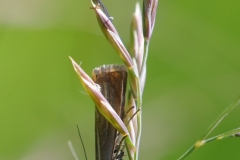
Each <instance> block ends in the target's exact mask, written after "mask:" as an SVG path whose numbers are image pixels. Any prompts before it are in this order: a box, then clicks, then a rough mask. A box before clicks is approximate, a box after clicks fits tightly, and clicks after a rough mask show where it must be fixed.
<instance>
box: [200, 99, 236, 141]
mask: <svg viewBox="0 0 240 160" xmlns="http://www.w3.org/2000/svg"><path fill="white" fill-rule="evenodd" d="M239 104H240V98H239V99H238V100H237V102H235V103H234V104H232V105H231V106H230V107H228V108H226V109H225V110H224V111H223V112H222V114H220V116H219V117H218V118H217V119H216V120H215V121H214V122H213V123H212V125H211V126H210V127H209V128H208V130H207V132H206V133H205V134H204V135H203V136H202V138H201V139H200V140H204V139H206V138H207V137H208V136H209V134H211V133H212V131H213V130H214V129H215V128H216V127H217V126H218V125H219V123H220V122H221V121H222V120H223V119H224V118H225V117H226V116H227V115H228V114H229V113H230V112H231V111H232V110H233V109H234V108H236V107H237V106H238V105H239Z"/></svg>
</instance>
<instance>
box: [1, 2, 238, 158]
mask: <svg viewBox="0 0 240 160" xmlns="http://www.w3.org/2000/svg"><path fill="white" fill-rule="evenodd" d="M104 2H105V5H106V6H107V8H108V10H109V12H110V14H111V16H113V17H114V24H115V26H116V28H117V29H118V31H119V33H120V35H121V36H122V39H123V41H124V42H125V44H126V45H129V25H130V20H131V16H132V13H133V11H134V8H135V2H136V1H128V0H121V1H117V0H104ZM239 5H240V1H239V0H230V1H224V0H220V1H207V0H202V1H196V0H191V1H190V0H185V1H171V0H170V1H169V0H161V1H159V6H158V12H157V19H156V24H155V30H154V33H153V37H152V41H151V44H150V51H149V58H148V73H147V82H146V88H145V92H144V99H143V132H142V140H141V151H140V158H139V159H140V160H146V159H149V160H174V159H177V158H178V157H180V155H181V154H183V153H184V152H185V151H186V150H187V149H188V148H189V147H190V146H191V145H192V144H193V143H194V142H195V141H196V140H197V139H198V138H199V136H201V135H202V134H203V133H204V132H205V131H206V129H207V128H208V126H209V125H210V124H211V123H212V122H213V120H214V119H215V118H216V117H217V116H218V115H219V114H220V113H221V112H222V111H223V110H224V109H225V108H226V107H227V106H229V105H230V104H231V103H233V102H234V101H235V100H236V99H237V98H238V97H239V95H240V83H239V82H240V55H239V54H240V53H239V51H240V32H239V28H240V21H239V16H240V10H239ZM90 6H91V3H90V1H88V0H85V1H83V0H72V1H66V0H65V1H57V0H52V1H47V0H35V1H28V0H22V1H17V0H12V1H8V0H1V1H0V75H1V76H0V159H1V160H43V159H44V160H71V159H72V160H73V157H72V155H71V153H70V150H69V148H68V145H67V141H68V140H71V141H72V142H73V145H74V148H75V150H76V152H77V154H78V156H79V158H80V159H84V153H83V150H82V146H81V143H80V140H79V137H78V133H77V129H76V124H78V125H79V128H80V130H81V135H82V137H83V140H84V143H85V147H86V149H87V155H88V158H89V159H90V160H91V159H94V157H95V156H94V155H95V153H94V104H93V102H92V101H91V100H90V98H89V97H88V96H87V95H86V94H84V93H83V92H84V89H83V87H82V86H81V84H80V83H79V80H78V78H77V75H76V74H75V73H74V70H73V68H72V66H71V63H70V60H69V58H68V56H72V57H73V58H74V59H75V60H76V62H78V63H80V62H82V65H81V66H82V67H83V69H84V70H85V71H86V72H87V73H88V74H91V71H92V69H93V68H94V67H97V66H99V65H102V64H109V63H122V62H121V60H120V59H119V57H118V55H117V54H116V53H115V50H114V49H113V48H112V47H111V46H110V45H109V44H108V42H107V41H106V39H105V37H104V36H103V34H102V33H101V31H100V29H99V27H98V24H97V22H96V19H95V14H94V11H93V10H91V9H89V8H90ZM239 115H240V109H239V108H237V109H235V110H234V111H233V112H232V113H231V114H230V115H229V116H228V117H227V118H226V119H225V120H224V121H223V122H222V123H221V124H220V126H219V127H218V128H217V129H216V130H215V131H214V133H213V134H212V135H215V134H218V133H222V132H225V131H228V130H230V129H233V128H236V127H239V122H240V121H239V120H240V119H239ZM239 144H240V139H237V138H232V139H226V140H222V141H218V142H214V143H212V144H211V143H210V144H208V145H206V146H205V147H203V148H200V149H199V150H198V151H197V152H195V153H194V154H192V155H191V156H190V157H189V158H188V159H192V160H203V159H204V160H213V159H217V160H226V159H231V160H235V159H239V157H240V152H239Z"/></svg>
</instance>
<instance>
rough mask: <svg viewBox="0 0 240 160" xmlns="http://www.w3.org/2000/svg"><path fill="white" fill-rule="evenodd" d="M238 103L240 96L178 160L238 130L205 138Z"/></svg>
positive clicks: (230, 135)
mask: <svg viewBox="0 0 240 160" xmlns="http://www.w3.org/2000/svg"><path fill="white" fill-rule="evenodd" d="M239 104H240V98H239V99H238V100H237V101H236V102H235V103H234V104H232V105H231V106H230V107H228V108H226V109H225V110H224V111H223V112H222V114H221V115H220V116H219V117H218V118H217V119H216V120H215V121H214V122H213V123H212V125H211V126H210V127H209V128H208V130H207V132H206V133H205V134H204V135H203V136H202V137H201V138H200V139H199V140H198V141H197V142H196V143H195V144H194V145H193V146H192V147H190V148H189V149H188V150H187V151H186V152H185V153H184V154H183V155H182V156H181V157H180V158H178V160H182V159H185V158H186V157H187V156H188V155H190V154H191V153H192V152H193V151H195V150H197V149H198V148H199V147H201V146H203V145H204V144H206V143H209V142H212V141H214V140H220V139H223V138H227V137H233V135H234V134H237V133H239V132H240V128H237V129H234V130H231V131H228V132H225V133H223V134H220V135H218V136H215V137H212V138H209V139H206V138H207V137H208V136H209V134H211V133H212V131H213V130H214V129H215V128H216V127H217V126H218V125H219V123H220V122H221V121H222V120H223V119H224V118H225V117H226V116H227V115H228V114H229V113H230V112H231V111H232V110H233V109H234V108H236V107H237V106H238V105H239Z"/></svg>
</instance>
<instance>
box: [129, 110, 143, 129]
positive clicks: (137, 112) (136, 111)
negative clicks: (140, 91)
mask: <svg viewBox="0 0 240 160" xmlns="http://www.w3.org/2000/svg"><path fill="white" fill-rule="evenodd" d="M140 110H141V109H138V110H137V111H136V112H135V113H134V114H133V115H132V117H131V118H130V119H129V120H128V122H127V124H126V126H128V125H129V123H130V121H131V120H132V119H133V117H134V116H135V115H136V114H137V113H138V112H139V111H140Z"/></svg>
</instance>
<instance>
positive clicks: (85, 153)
mask: <svg viewBox="0 0 240 160" xmlns="http://www.w3.org/2000/svg"><path fill="white" fill-rule="evenodd" d="M77 129H78V135H79V137H80V140H81V143H82V146H83V151H84V155H85V158H86V160H87V152H86V150H85V147H84V143H83V140H82V137H81V134H80V130H79V127H78V125H77Z"/></svg>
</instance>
